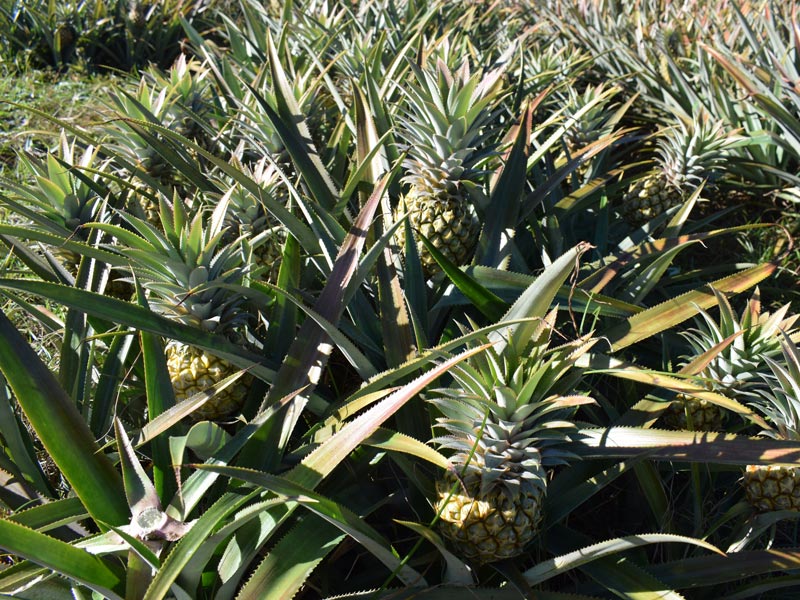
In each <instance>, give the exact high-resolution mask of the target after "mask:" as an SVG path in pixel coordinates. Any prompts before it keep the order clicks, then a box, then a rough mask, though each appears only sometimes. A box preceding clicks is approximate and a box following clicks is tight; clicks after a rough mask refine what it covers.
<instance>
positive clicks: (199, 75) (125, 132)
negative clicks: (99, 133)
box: [107, 55, 212, 225]
mask: <svg viewBox="0 0 800 600" xmlns="http://www.w3.org/2000/svg"><path fill="white" fill-rule="evenodd" d="M207 73H208V71H205V70H203V69H201V68H200V67H199V65H198V64H196V63H194V62H187V61H186V57H185V56H184V55H181V56H180V57H179V58H178V59H177V60H176V61H175V64H174V65H173V66H172V68H171V69H170V71H169V73H168V78H166V77H164V76H163V75H160V74H158V73H157V72H155V71H151V72H149V73H147V74H145V75H144V76H143V77H142V78H141V80H140V81H139V84H138V87H137V90H136V93H135V94H134V95H128V94H127V93H124V92H121V93H115V94H114V95H113V96H112V98H111V99H112V103H113V106H112V108H113V109H114V110H115V111H116V112H117V113H118V114H119V115H120V116H121V117H123V118H125V119H134V120H138V121H143V122H147V123H152V124H153V125H157V126H160V127H164V128H166V129H170V130H171V131H174V132H175V133H177V134H178V135H181V136H183V137H184V138H186V139H187V140H189V141H191V142H194V143H196V144H198V145H199V146H201V147H204V148H206V149H210V148H211V146H212V138H211V136H210V134H209V133H208V131H207V127H208V124H205V121H206V120H210V117H211V111H210V108H209V103H208V102H206V100H205V99H204V98H205V96H207V95H208V83H207V82H206V74H207ZM201 122H204V125H201V124H200V123H201ZM112 125H113V126H112V127H110V128H108V129H107V133H108V134H109V144H108V145H109V147H110V148H111V150H112V151H113V152H114V154H115V155H116V157H117V160H118V162H120V163H121V166H122V174H123V175H125V176H127V177H129V178H131V186H132V192H133V196H134V197H135V199H136V202H135V203H133V204H131V205H130V206H129V207H128V208H129V210H130V211H131V212H133V213H134V214H136V215H137V216H144V217H145V218H146V219H147V220H148V221H149V222H150V223H152V224H154V225H158V224H159V200H158V196H159V194H158V192H159V191H160V192H162V193H164V194H166V195H167V197H170V196H171V195H172V192H173V190H177V191H178V193H179V194H181V195H185V194H186V192H187V188H188V181H187V180H186V177H185V176H184V175H183V173H182V172H181V168H180V167H181V164H188V165H195V166H196V163H197V161H198V157H197V156H196V153H194V152H192V150H191V149H190V148H187V147H183V146H181V145H179V144H176V143H173V142H172V141H171V140H168V139H166V138H165V137H164V136H162V135H160V134H158V133H157V132H156V131H154V130H150V129H146V128H142V127H141V126H138V125H132V124H130V123H128V122H126V121H124V120H120V121H113V122H112ZM142 129H145V134H144V135H143V134H142V132H141V130H142ZM150 137H152V138H155V139H156V140H157V141H158V144H161V145H163V146H164V147H165V148H166V149H167V151H168V152H169V153H170V158H167V157H165V155H164V154H165V152H164V150H163V149H162V150H159V148H157V147H156V144H155V143H154V142H153V141H152V140H151V139H149V138H150ZM159 188H160V189H159Z"/></svg>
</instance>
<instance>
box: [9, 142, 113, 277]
mask: <svg viewBox="0 0 800 600" xmlns="http://www.w3.org/2000/svg"><path fill="white" fill-rule="evenodd" d="M79 153H80V154H79ZM19 160H20V163H21V164H22V165H23V166H24V167H25V168H26V169H27V171H28V172H29V173H30V174H31V175H33V176H34V178H35V181H36V186H35V187H33V186H31V187H27V188H23V187H17V186H15V187H16V188H17V190H18V191H19V192H20V196H21V197H22V198H23V199H24V200H25V201H27V202H28V203H30V204H31V205H32V206H33V207H34V208H35V209H36V215H37V216H38V220H39V221H40V222H46V223H47V224H48V226H49V227H48V228H49V229H50V230H51V231H52V232H54V233H58V234H60V235H63V236H64V237H65V238H76V239H77V240H80V241H86V240H87V239H88V233H89V231H88V230H87V229H84V228H83V226H84V225H86V224H87V223H90V222H92V221H95V220H97V219H98V215H99V212H100V209H101V206H102V204H103V198H102V197H101V195H100V194H99V193H98V190H99V189H100V187H99V184H98V182H97V181H95V182H94V184H92V183H90V181H92V180H91V175H89V174H88V173H86V172H85V171H86V169H88V168H97V165H96V160H97V149H96V148H95V147H94V146H87V147H86V148H84V149H83V151H82V152H81V151H80V149H79V148H77V147H76V145H75V142H74V141H73V142H70V141H69V140H68V139H67V136H66V135H65V134H64V132H63V131H62V133H61V137H60V140H59V145H58V148H57V150H56V152H48V153H47V155H46V157H45V158H44V160H39V159H37V158H36V157H34V156H32V155H29V154H20V156H19ZM78 173H81V175H82V176H83V179H81V177H80V176H79V175H78ZM54 254H55V256H56V257H57V258H59V259H60V260H61V262H62V264H63V266H64V267H65V268H66V269H67V270H68V271H69V272H70V273H71V274H72V275H75V273H77V271H78V265H79V263H80V259H81V257H80V256H79V255H77V254H75V253H73V252H70V251H68V250H65V249H61V248H55V249H54Z"/></svg>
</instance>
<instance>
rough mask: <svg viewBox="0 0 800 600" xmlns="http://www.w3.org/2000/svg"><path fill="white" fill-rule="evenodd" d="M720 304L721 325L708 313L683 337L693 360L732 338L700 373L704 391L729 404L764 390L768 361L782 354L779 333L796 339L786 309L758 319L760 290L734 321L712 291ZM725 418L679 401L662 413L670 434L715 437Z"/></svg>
mask: <svg viewBox="0 0 800 600" xmlns="http://www.w3.org/2000/svg"><path fill="white" fill-rule="evenodd" d="M714 294H715V295H716V296H717V301H718V304H719V310H720V316H719V322H717V321H715V320H714V319H713V318H712V317H711V316H710V315H709V314H708V313H707V312H706V311H700V314H701V317H702V321H701V322H700V325H699V327H697V328H696V329H694V330H692V331H689V332H686V333H684V337H685V338H686V339H687V340H688V342H689V344H690V345H691V347H692V350H693V351H694V352H693V358H697V357H699V356H700V355H702V354H704V353H706V352H709V351H711V350H712V349H713V348H715V347H716V346H717V345H719V344H720V343H721V342H723V341H724V340H726V339H728V338H729V337H731V336H732V335H735V334H737V333H740V335H739V336H738V337H737V338H735V339H734V340H733V342H732V343H731V344H730V345H729V346H727V347H726V348H724V349H723V350H721V351H720V352H719V353H718V354H716V355H715V356H714V357H713V358H712V359H711V360H710V361H709V362H708V364H707V365H706V366H705V367H704V368H703V369H702V370H701V372H700V373H699V375H700V377H702V378H703V380H704V382H705V384H706V387H708V388H709V389H710V390H711V391H714V392H717V393H720V394H722V395H725V396H727V397H729V398H733V399H735V400H736V399H742V398H746V397H747V396H748V395H751V394H752V393H753V392H755V391H756V390H757V389H758V388H759V387H763V380H762V378H761V377H760V373H762V372H764V371H765V370H766V369H767V363H766V362H765V361H766V360H767V359H770V358H775V357H777V356H779V355H780V353H781V335H782V333H781V332H789V333H790V334H797V333H798V330H797V329H796V328H795V322H796V321H797V318H798V316H797V315H790V316H788V317H787V316H786V315H787V312H788V310H789V305H788V304H787V305H785V306H783V307H781V308H779V309H778V310H777V311H775V312H774V313H771V314H770V313H762V312H761V302H760V299H759V292H758V290H756V291H755V293H754V294H753V296H752V297H751V298H750V301H749V302H748V303H747V306H746V307H745V309H744V310H743V311H742V314H741V316H740V317H739V318H738V319H737V317H736V314H735V313H734V311H733V309H732V308H731V305H730V303H729V302H728V300H727V298H725V296H723V295H722V294H720V293H719V292H717V291H716V290H714ZM725 416H726V415H725V414H724V413H723V411H722V410H721V409H720V408H719V407H718V406H717V405H715V404H712V403H710V402H708V401H706V400H698V399H695V398H690V397H687V396H684V395H679V396H678V398H677V399H676V400H675V401H673V402H672V404H671V405H670V407H669V408H668V409H667V410H666V412H665V413H664V415H663V417H662V419H663V422H664V425H665V426H667V427H670V428H672V429H686V428H689V427H690V425H691V429H693V430H694V431H719V430H720V429H721V428H722V425H723V423H724V420H725Z"/></svg>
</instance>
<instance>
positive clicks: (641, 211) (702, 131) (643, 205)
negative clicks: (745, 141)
mask: <svg viewBox="0 0 800 600" xmlns="http://www.w3.org/2000/svg"><path fill="white" fill-rule="evenodd" d="M735 140H736V137H735V136H733V135H732V134H731V133H729V132H727V131H725V129H724V128H723V123H722V122H716V123H714V122H712V121H711V120H710V118H709V117H708V115H707V113H705V112H700V113H699V114H698V115H697V116H695V117H694V118H693V119H692V121H691V122H684V121H683V120H679V121H678V126H677V127H672V128H669V129H666V130H663V131H662V132H660V135H659V137H658V138H657V140H656V153H657V161H656V162H657V167H656V168H655V169H654V170H653V171H651V172H649V173H648V174H646V175H645V176H644V177H642V178H641V179H639V180H638V181H636V182H635V183H633V184H632V185H631V186H630V188H629V189H628V191H627V192H626V193H625V195H624V196H623V198H622V214H623V217H624V218H625V220H626V221H628V222H629V223H631V224H632V225H641V224H643V223H646V222H647V221H649V220H650V219H653V218H654V217H657V216H659V215H661V214H663V213H664V212H665V211H667V210H669V209H670V208H672V207H674V206H678V205H680V204H681V203H682V202H683V201H684V200H686V199H687V198H688V197H689V196H690V195H691V194H692V193H693V192H694V191H695V190H696V189H697V188H698V187H699V186H700V184H702V183H703V182H704V181H706V182H713V181H714V180H715V179H716V178H718V177H719V175H720V171H721V168H722V166H723V164H724V162H725V159H726V157H727V156H728V154H729V150H730V147H731V145H732V143H733V142H734V141H735Z"/></svg>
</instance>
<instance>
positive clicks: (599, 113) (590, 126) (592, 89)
mask: <svg viewBox="0 0 800 600" xmlns="http://www.w3.org/2000/svg"><path fill="white" fill-rule="evenodd" d="M618 91H619V90H618V89H616V88H612V89H611V90H609V91H605V90H604V89H603V84H599V85H588V86H587V87H586V89H585V90H584V91H583V93H582V94H581V93H579V92H578V91H577V90H576V89H575V88H574V87H568V88H567V97H566V98H565V99H564V100H565V117H567V118H568V119H574V123H573V124H572V125H571V126H570V127H569V129H567V131H566V132H565V133H564V144H565V146H566V148H567V152H568V153H569V156H570V158H572V157H573V156H574V155H575V154H577V153H578V152H579V151H581V150H582V149H583V148H586V147H587V146H588V145H589V144H591V143H593V142H596V141H598V140H599V139H601V138H603V137H604V136H606V135H608V134H610V133H612V131H613V130H614V121H613V119H612V116H613V114H614V113H613V110H612V106H611V100H612V99H613V98H614V96H615V95H616V94H617V93H618Z"/></svg>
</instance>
